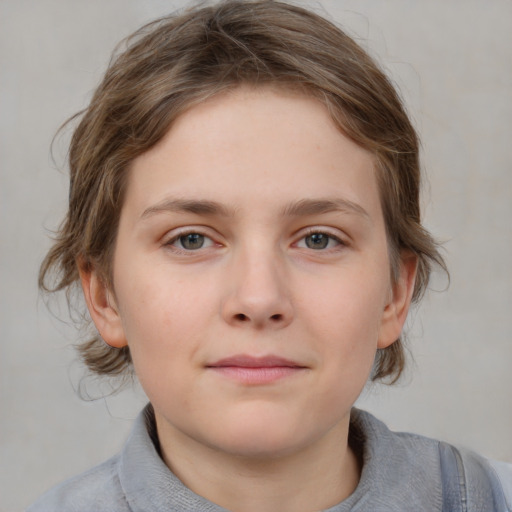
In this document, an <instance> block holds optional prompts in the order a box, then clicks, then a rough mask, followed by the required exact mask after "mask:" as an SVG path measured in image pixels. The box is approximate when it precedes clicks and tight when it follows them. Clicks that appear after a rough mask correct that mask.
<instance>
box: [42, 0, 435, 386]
mask: <svg viewBox="0 0 512 512" xmlns="http://www.w3.org/2000/svg"><path fill="white" fill-rule="evenodd" d="M247 88H250V89H252V90H268V89H272V90H274V91H281V92H284V93H289V94H293V95H297V96H300V97H304V98H309V99H314V100H315V101H317V102H319V103H320V104H322V105H323V106H324V107H325V108H326V109H327V111H328V113H329V115H330V117H331V119H332V121H333V122H334V124H335V125H336V126H337V128H338V129H339V130H340V132H341V133H342V134H343V135H344V136H346V137H347V138H348V139H350V140H351V141H352V142H354V143H355V144H356V145H357V146H359V147H360V148H362V149H364V150H365V151H367V152H368V153H369V154H370V155H371V156H372V158H373V162H374V172H375V179H376V183H377V185H378V193H379V199H380V204H381V208H382V213H383V218H384V223H385V231H386V237H387V246H388V253H389V262H390V264H389V273H390V276H391V280H392V281H396V280H398V278H399V275H400V267H401V263H402V261H403V260H404V258H409V259H410V258H411V257H412V258H414V261H415V265H416V278H415V283H414V290H413V293H412V299H413V301H417V300H419V299H420V298H421V296H422V294H423V292H424V291H425V288H426V286H427V284H428V280H429V275H430V271H431V266H432V264H433V263H437V264H440V265H441V266H442V267H444V263H443V260H442V258H441V256H440V255H439V253H438V249H437V246H436V244H435V242H434V241H433V239H432V237H431V236H430V235H429V233H428V232H427V231H426V230H425V229H424V228H423V227H422V225H421V218H420V207H419V193H420V166H419V156H418V153H419V147H418V146H419V143H418V138H417V135H416V133H415V130H414V128H413V126H412V125H411V123H410V121H409V119H408V116H407V114H406V112H405V110H404V107H403V105H402V103H401V101H400V98H399V97H398V95H397V93H396V91H395V89H394V87H393V85H392V84H391V83H390V81H389V79H388V78H387V77H386V76H385V75H384V74H383V73H382V72H381V71H380V69H379V68H378V66H377V65H376V64H375V62H373V60H372V59H371V58H370V57H369V56H368V54H367V53H366V52H365V51H364V50H362V49H361V48H360V47H359V46H358V45H357V44H356V43H355V42H354V40H353V39H351V38H350V37H349V36H347V35H346V34H345V33H343V32H342V31H341V30H340V29H339V28H337V27H336V26H334V25H333V24H332V23H330V22H329V21H326V20H325V19H323V18H321V17H319V16H317V15H316V14H313V13H311V12H308V11H306V10H304V9H302V8H299V7H295V6H293V5H289V4H285V3H281V2H274V1H271V0H260V1H254V2H253V1H224V2H220V3H216V4H214V5H212V6H206V7H199V8H192V9H190V10H186V11H184V12H183V13H181V14H179V15H173V16H169V17H166V18H162V19H160V20H157V21H155V22H153V23H150V24H148V25H146V26H145V27H143V28H142V29H140V30H139V31H138V32H136V33H135V34H134V35H133V36H131V37H130V38H129V39H128V40H127V48H126V49H125V50H124V51H122V52H121V53H119V54H118V55H117V56H115V57H114V58H113V60H112V62H111V64H110V66H109V68H108V70H107V72H106V74H105V77H104V79H103V81H102V82H101V84H100V85H99V87H98V89H97V90H96V92H95V94H94V96H93V98H92V100H91V103H90V105H89V106H88V107H87V108H86V109H85V110H84V111H83V112H82V113H81V119H80V123H79V125H78V127H77V128H76V130H75V132H74V134H73V138H72V141H71V146H70V153H69V166H70V173H71V180H70V194H69V210H68V214H67V217H66V219H65V221H64V223H63V224H62V227H61V229H60V231H59V233H58V237H57V239H56V241H55V244H54V246H53V248H52V249H51V250H50V252H49V253H48V255H47V257H46V259H45V261H44V262H43V265H42V268H41V273H40V285H41V287H42V288H44V289H45V290H51V291H56V290H62V289H67V290H71V289H72V288H73V287H74V286H75V285H76V284H77V283H79V281H80V274H81V273H82V275H83V274H87V273H90V272H91V271H94V272H95V274H96V275H97V276H98V278H99V279H100V280H101V281H102V282H103V283H104V285H105V287H107V288H109V289H111V290H112V292H113V293H114V294H115V290H114V280H113V276H114V253H115V249H116V241H117V235H118V229H119V223H120V218H121V211H122V208H123V204H124V201H125V197H126V191H127V185H128V178H129V175H130V170H131V168H132V166H133V163H134V162H135V161H136V159H138V158H139V157H141V155H144V154H146V153H147V152H148V151H149V150H151V149H152V148H154V147H156V146H157V145H158V143H160V142H161V141H162V140H163V139H164V137H165V135H166V134H167V133H168V132H169V130H170V129H172V127H173V125H174V124H175V122H176V121H177V120H178V119H179V118H180V117H181V116H182V115H183V114H184V113H186V112H189V111H191V110H192V109H194V107H196V106H198V105H201V104H204V103H205V102H206V101H208V100H212V99H214V98H216V97H219V98H220V97H223V96H225V95H226V94H230V93H233V92H234V91H238V90H242V89H247ZM50 275H51V276H55V280H54V281H53V282H51V283H50V282H49V278H50ZM80 351H81V354H82V357H83V359H84V361H85V362H86V364H87V366H88V367H89V368H90V369H91V370H92V371H93V372H95V373H98V374H102V375H121V374H124V373H126V372H129V371H130V370H131V364H132V360H131V355H130V349H129V348H128V347H127V346H125V347H122V348H116V347H112V346H109V345H108V344H106V343H105V342H104V341H103V340H102V339H101V337H100V336H99V335H98V334H96V335H94V336H92V337H91V338H90V339H89V340H86V341H85V342H84V343H82V344H81V347H80ZM403 368H404V352H403V345H402V342H401V340H400V337H398V336H397V339H396V340H395V341H394V343H392V344H390V345H389V346H387V347H386V348H382V349H379V350H378V351H377V355H376V358H375V362H374V367H373V372H372V378H373V379H384V378H388V379H390V380H391V381H394V380H396V379H397V378H398V377H399V375H400V373H401V372H402V370H403Z"/></svg>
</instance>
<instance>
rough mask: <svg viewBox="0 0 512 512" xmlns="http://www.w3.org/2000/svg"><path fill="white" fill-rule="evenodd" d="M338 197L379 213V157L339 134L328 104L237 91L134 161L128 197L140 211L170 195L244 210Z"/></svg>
mask: <svg viewBox="0 0 512 512" xmlns="http://www.w3.org/2000/svg"><path fill="white" fill-rule="evenodd" d="M340 194H341V195H342V196H343V197H344V198H345V199H346V200H348V201H351V202H353V203H356V204H362V203H364V204H366V208H369V209H370V210H375V209H378V210H380V206H379V201H378V192H377V182H376V177H375V165H374V159H373V156H372V155H371V154H370V153H369V152H368V151H367V150H365V149H363V148H361V147H360V146H358V145H357V144H356V143H354V142H353V141H352V140H350V139H349V138H348V137H346V136H345V135H344V134H343V133H342V132H341V130H340V129H339V128H338V126H337V125H336V124H335V123H334V121H333V120H332V118H331V116H330V115H329V112H328V110H327V108H326V107H325V105H323V104H322V103H321V102H320V101H318V100H316V99H314V98H312V97H309V96H306V95H304V94H299V93H295V92H289V91H282V90H280V89H275V88H239V89H236V90H235V91H231V92H229V93H223V94H221V95H218V96H215V97H213V98H210V99H209V100H207V101H205V102H204V103H202V104H200V105H198V106H194V107H192V108H191V109H189V110H188V111H186V112H185V113H184V114H182V115H181V116H180V117H179V118H178V119H177V120H176V121H175V122H174V123H173V125H172V127H171V128H170V130H169V131H168V133H167V134H166V136H165V137H164V138H163V139H162V140H161V141H160V142H159V143H158V144H157V145H156V146H154V147H153V148H152V149H150V150H149V151H147V152H146V153H144V154H143V155H141V156H139V157H138V158H136V159H135V160H134V162H133V163H132V166H131V169H130V176H129V183H128V191H127V197H126V199H127V201H128V200H130V201H131V202H132V203H133V202H135V203H136V204H135V206H136V208H137V209H138V210H139V212H143V211H144V210H145V209H147V208H148V206H151V204H155V203H157V202H159V201H165V199H166V197H168V196H174V197H176V196H177V197H178V198H179V199H188V198H191V197H192V198H202V199H213V200H215V201H221V202H226V203H227V204H228V205H230V206H233V207H235V208H242V209H243V208H244V207H248V206H249V205H250V204H251V203H252V201H253V200H255V198H259V200H260V201H259V202H260V203H261V202H262V201H263V202H265V201H266V202H267V203H268V204H269V206H271V205H272V206H273V205H275V206H276V207H277V206H279V208H280V209H282V206H283V203H286V202H294V201H297V200H300V199H304V198H306V199H307V198H309V197H311V198H315V197H329V196H339V195H340ZM376 198H377V204H374V203H375V199H376ZM363 207H364V206H363ZM366 208H365V209H366ZM374 213H376V212H374Z"/></svg>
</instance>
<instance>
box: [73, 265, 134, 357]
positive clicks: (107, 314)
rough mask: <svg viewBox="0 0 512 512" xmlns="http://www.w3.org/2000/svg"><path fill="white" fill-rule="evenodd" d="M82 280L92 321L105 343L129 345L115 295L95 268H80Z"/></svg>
mask: <svg viewBox="0 0 512 512" xmlns="http://www.w3.org/2000/svg"><path fill="white" fill-rule="evenodd" d="M79 273H80V281H81V283H82V290H83V292H84V297H85V302H86V303H87V308H88V309H89V314H90V315H91V318H92V321H93V322H94V325H95V326H96V329H98V332H99V333H100V336H101V337H102V338H103V340H104V341H105V343H107V344H108V345H110V346H111V347H115V348H122V347H125V346H126V345H128V343H127V341H126V337H125V334H124V329H123V326H122V323H121V317H120V316H119V312H118V309H117V306H116V303H115V299H114V295H113V294H112V292H111V291H110V290H109V289H108V287H107V285H106V284H105V283H104V282H103V280H102V279H100V278H99V276H98V275H97V273H96V272H95V271H94V270H89V269H83V268H80V270H79Z"/></svg>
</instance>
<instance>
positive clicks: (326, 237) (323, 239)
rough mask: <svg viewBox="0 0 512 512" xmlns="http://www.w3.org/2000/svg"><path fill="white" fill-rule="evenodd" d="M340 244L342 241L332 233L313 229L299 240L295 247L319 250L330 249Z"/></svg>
mask: <svg viewBox="0 0 512 512" xmlns="http://www.w3.org/2000/svg"><path fill="white" fill-rule="evenodd" d="M342 244H343V242H342V241H341V240H340V239H339V238H336V237H335V236H333V235H330V234H328V233H322V232H321V231H315V232H312V233H310V234H308V235H306V236H305V237H304V238H302V239H301V240H299V242H298V243H297V247H300V248H307V249H313V250H316V251H319V250H323V249H332V248H334V247H336V246H338V245H342Z"/></svg>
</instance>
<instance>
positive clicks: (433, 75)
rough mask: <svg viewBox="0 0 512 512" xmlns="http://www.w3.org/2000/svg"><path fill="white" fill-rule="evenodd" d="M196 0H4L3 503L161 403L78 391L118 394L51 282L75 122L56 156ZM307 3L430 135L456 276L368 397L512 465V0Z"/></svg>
mask: <svg viewBox="0 0 512 512" xmlns="http://www.w3.org/2000/svg"><path fill="white" fill-rule="evenodd" d="M183 3H184V2H181V1H163V0H101V1H100V0H90V1H88V2H82V1H78V0H74V1H71V0H38V1H37V2H36V1H29V0H16V1H15V0H0V172H1V189H0V214H1V217H0V230H1V231H0V236H1V238H0V239H1V246H0V247H1V248H0V293H1V303H0V314H1V318H0V334H1V336H0V378H1V385H0V386H1V387H0V411H1V412H0V414H1V416H0V429H1V430H0V486H1V489H0V511H3V512H5V511H15V510H21V509H22V508H23V507H25V506H27V505H28V504H29V503H30V502H32V501H33V500H34V499H35V498H36V497H37V496H38V495H39V494H41V493H42V492H43V491H44V490H46V489H47V488H48V487H50V486H51V485H53V484H55V483H57V482H59V481H61V480H63V479H64V478H67V477H69V476H71V475H73V474H76V473H77V472H80V471H82V470H85V469H86V468H88V467H90V466H92V465H93V464H96V463H98V462H100V461H102V460H104V459H105V458H107V457H108V456H110V455H112V454H113V453H114V452H116V451H117V450H118V448H119V447H120V446H121V444H122V443H123V440H124V439H125V437H126V435H127V433H128V431H129V429H130V425H131V422H132V419H133V418H134V416H135V415H136V414H137V411H138V410H139V409H140V408H141V407H142V405H143V404H144V403H145V398H144V395H143V393H142V392H141V391H140V390H137V389H134V390H132V389H129V390H127V391H126V392H124V393H122V394H121V395H118V396H116V397H111V398H108V399H100V400H96V401H89V402H86V401H83V400H81V399H80V398H78V396H77V393H76V389H77V388H78V387H79V385H80V383H81V385H82V388H84V386H85V388H84V389H85V390H86V391H87V392H88V393H89V394H90V395H92V396H95V395H97V394H99V393H101V392H104V391H106V388H105V386H103V387H102V386H99V385H98V384H97V383H95V382H90V381H86V382H84V381H81V376H82V370H81V368H80V366H79V365H78V363H76V361H75V354H74V351H73V348H72V345H73V343H74V342H75V341H76V340H77V333H76V332H75V330H74V328H73V327H72V326H70V325H67V324H66V323H63V322H62V321H60V320H58V319H57V318H55V317H54V316H52V315H51V314H50V313H49V312H48V310H47V309H46V307H45V305H44V303H43V301H42V300H41V298H39V297H38V291H37V286H36V279H37V271H38V265H39V263H40V261H41V259H42V257H43V256H44V254H45V251H46V250H47V249H48V247H49V244H50V242H49V237H48V235H49V232H48V230H49V229H54V228H56V227H57V225H58V223H59V221H60V219H61V217H62V215H63V213H64V210H65V205H66V196H67V178H66V172H65V162H64V160H65V150H66V140H67V137H68V136H69V133H65V134H64V136H63V137H61V138H60V139H58V140H57V143H56V145H55V159H56V164H54V163H53V161H52V159H51V157H50V152H49V146H50V143H51V139H52V137H53V135H54V134H55V132H56V130H57V128H58V127H59V125H60V124H61V123H62V122H63V121H64V120H65V119H66V118H67V117H69V116H70V115H72V114H73V113H75V112H76V111H77V110H79V109H80V108H83V107H84V106H85V105H86V104H87V101H88V99H89V98H90V95H91V92H92V90H93V88H94V86H95V84H97V82H98V81H99V79H100V77H101V74H102V72H103V71H104V69H105V66H106V64H107V62H108V59H109V56H110V52H111V50H112V49H113V47H114V45H115V44H116V43H117V42H118V41H119V40H120V39H121V38H123V37H125V36H127V35H128V34H129V33H131V32H132V31H133V30H135V29H136V28H138V26H140V25H141V24H142V23H144V22H146V21H149V20H150V19H153V18H155V17H157V16H159V15H163V14H166V13H169V12H171V11H173V10H174V9H175V8H177V7H180V6H182V5H183ZM297 3H299V4H305V5H309V6H310V7H312V8H314V9H315V10H317V11H318V12H320V13H324V14H325V13H326V15H327V16H329V17H330V18H331V19H334V20H335V21H336V22H338V23H339V24H341V25H342V26H343V27H345V28H346V29H347V31H348V32H349V33H350V34H352V35H354V36H355V37H356V38H357V39H358V40H359V41H360V42H361V43H362V44H363V46H365V47H366V48H368V49H369V50H370V52H371V53H372V54H373V55H376V56H377V57H378V59H379V60H380V62H382V64H383V66H384V67H385V69H386V70H387V71H388V73H390V74H391V76H392V77H393V79H394V80H395V82H396V83H397V85H398V87H399V88H400V90H401V93H402V95H403V97H404V98H405V101H406V104H407V106H408V109H409V111H410V113H411V116H412V118H413V120H414V122H415V124H416V126H417V128H418V129H419V132H420V134H421V137H422V141H423V146H424V152H423V166H424V168H425V170H426V172H427V176H428V182H427V184H426V185H427V186H426V188H425V195H424V198H423V204H424V211H425V218H426V225H427V227H428V228H429V229H431V230H432V231H433V232H434V234H435V235H436V236H437V237H438V238H440V239H441V240H444V241H445V249H446V252H445V255H446V258H447V260H448V264H449V267H450V270H451V276H452V282H451V286H450V288H449V290H448V291H447V292H442V291H440V290H442V289H443V288H444V287H445V284H446V283H445V281H444V280H442V279H440V278H439V279H436V280H435V281H434V284H433V286H434V288H436V289H437V291H433V292H430V293H429V294H428V295H427V297H426V299H425V301H424V303H423V305H422V307H421V308H420V309H419V310H417V311H414V312H413V314H412V315H411V321H410V322H409V331H410V341H409V346H410V347H411V351H412V353H413V354H414V359H415V362H414V363H413V362H411V364H410V365H409V371H408V372H407V375H406V377H405V379H403V381H402V383H401V384H399V385H398V386H394V387H393V388H386V387H384V386H374V387H372V388H371V389H369V390H367V391H366V392H365V393H364V396H363V397H362V400H361V405H364V407H366V408H368V409H369V410H371V411H373V412H375V413H376V414H377V415H378V416H379V417H381V418H382V419H384V420H385V421H386V422H387V423H388V424H389V425H390V426H391V427H392V428H395V429H401V430H411V431H415V432H419V433H422V434H426V435H429V436H433V437H438V438H442V439H446V440H448V441H451V442H455V443H457V444H459V445H465V446H471V447H473V448H474V449H475V450H477V451H480V452H481V453H483V454H485V455H487V456H490V457H494V458H499V459H502V460H506V461H509V462H512V436H511V432H512V399H511V390H512V372H511V371H510V367H511V363H512V265H511V262H512V229H511V220H512V200H511V199H512V172H511V171H512V170H511V154H512V153H511V145H512V127H511V119H512V97H511V94H512V3H511V2H510V1H509V0H487V1H485V2H484V1H482V0H429V1H426V0H424V1H412V0H364V1H361V0H330V1H328V0H325V1H323V2H322V6H320V4H318V3H316V2H311V1H302V2H301V1H298V2H297ZM54 309H55V308H54ZM60 313H61V314H62V317H63V318H64V319H66V317H67V315H66V313H67V311H66V307H65V305H64V303H63V302H62V301H61V312H60Z"/></svg>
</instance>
